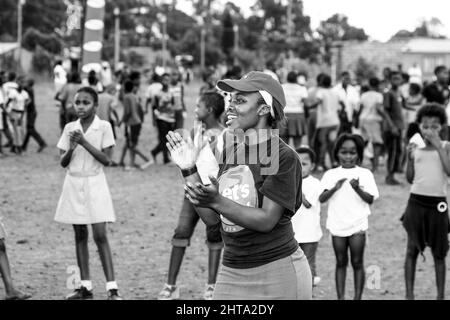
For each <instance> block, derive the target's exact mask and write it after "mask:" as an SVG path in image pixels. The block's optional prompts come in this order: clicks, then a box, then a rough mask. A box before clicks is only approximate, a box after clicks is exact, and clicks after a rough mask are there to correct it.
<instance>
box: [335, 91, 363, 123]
mask: <svg viewBox="0 0 450 320" xmlns="http://www.w3.org/2000/svg"><path fill="white" fill-rule="evenodd" d="M333 90H334V91H335V92H336V93H337V94H338V95H339V100H341V101H342V102H343V103H344V104H345V111H346V112H347V116H348V118H349V119H352V117H353V113H354V112H355V111H357V110H359V100H360V97H359V92H358V90H357V89H356V88H355V87H353V86H351V85H348V86H347V89H344V87H343V86H342V83H340V84H338V85H337V86H335V87H334V89H333Z"/></svg>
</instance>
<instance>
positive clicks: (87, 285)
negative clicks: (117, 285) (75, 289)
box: [81, 280, 92, 291]
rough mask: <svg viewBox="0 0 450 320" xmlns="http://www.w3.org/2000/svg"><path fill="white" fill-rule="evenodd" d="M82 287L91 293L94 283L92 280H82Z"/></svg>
mask: <svg viewBox="0 0 450 320" xmlns="http://www.w3.org/2000/svg"><path fill="white" fill-rule="evenodd" d="M81 286H82V287H85V288H86V289H88V290H89V291H91V290H92V281H91V280H81Z"/></svg>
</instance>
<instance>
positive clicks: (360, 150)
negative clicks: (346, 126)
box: [333, 133, 364, 164]
mask: <svg viewBox="0 0 450 320" xmlns="http://www.w3.org/2000/svg"><path fill="white" fill-rule="evenodd" d="M348 140H351V141H353V142H354V143H355V146H356V153H357V155H358V164H361V163H362V162H363V159H364V139H363V138H362V137H361V136H360V135H358V134H349V133H344V134H341V135H340V136H339V137H338V138H337V139H336V142H335V143H334V149H333V155H334V158H335V159H336V160H337V159H338V153H339V149H341V148H342V145H343V144H344V142H345V141H348Z"/></svg>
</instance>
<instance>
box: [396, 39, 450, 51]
mask: <svg viewBox="0 0 450 320" xmlns="http://www.w3.org/2000/svg"><path fill="white" fill-rule="evenodd" d="M402 52H411V53H449V54H450V39H429V38H416V39H411V40H410V41H408V43H407V44H406V45H405V46H404V47H403V48H402Z"/></svg>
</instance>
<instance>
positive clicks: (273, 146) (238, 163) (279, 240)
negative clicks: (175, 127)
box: [214, 137, 312, 300]
mask: <svg viewBox="0 0 450 320" xmlns="http://www.w3.org/2000/svg"><path fill="white" fill-rule="evenodd" d="M227 145H228V144H227ZM256 157H258V158H256ZM219 168H220V169H219V179H218V182H219V192H220V194H221V195H222V196H224V197H226V198H228V199H230V200H232V201H234V202H236V203H239V204H241V205H243V206H247V207H254V208H261V207H262V205H263V199H264V197H267V198H269V199H271V200H273V201H274V202H276V203H277V204H279V205H280V206H282V207H283V209H284V211H283V215H282V217H281V218H280V220H279V221H278V223H277V224H276V226H275V227H274V228H273V230H272V231H271V232H269V233H260V232H256V231H253V230H250V229H246V228H244V227H241V226H239V225H237V224H235V223H233V222H232V221H230V220H228V219H227V218H226V217H224V216H223V215H221V216H220V220H221V232H222V238H223V241H224V244H225V248H224V253H223V259H222V264H223V265H222V266H221V268H220V271H219V274H218V277H217V282H216V288H215V291H214V300H245V299H250V300H303V299H311V296H312V276H311V270H310V268H309V265H308V261H307V259H306V257H305V255H304V253H303V251H302V250H301V249H300V248H299V246H298V243H297V241H296V240H295V238H294V231H293V229H292V223H291V217H292V216H293V215H294V213H295V212H296V211H297V210H298V209H299V207H300V205H301V198H302V192H301V182H302V175H301V164H300V160H299V158H298V155H297V154H296V153H295V151H294V150H292V149H291V148H289V147H288V146H287V145H286V144H285V143H284V142H283V141H281V140H280V138H278V137H272V138H271V139H270V140H269V141H267V142H264V143H260V144H258V145H246V144H239V145H237V146H235V147H229V148H228V147H227V148H226V149H225V151H224V158H223V162H222V163H220V164H219Z"/></svg>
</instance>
